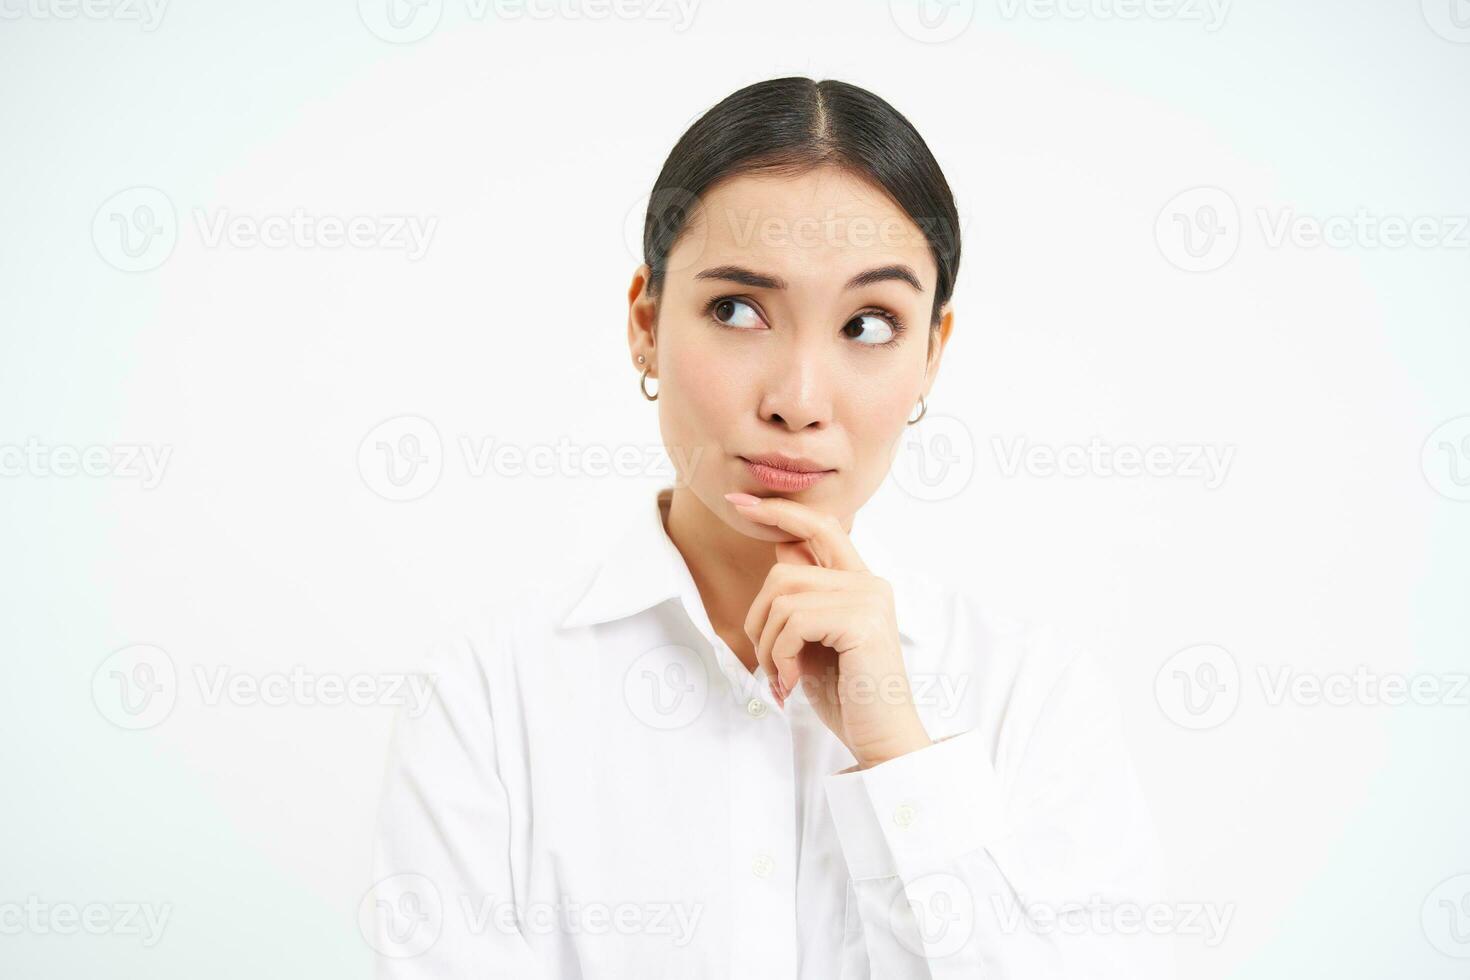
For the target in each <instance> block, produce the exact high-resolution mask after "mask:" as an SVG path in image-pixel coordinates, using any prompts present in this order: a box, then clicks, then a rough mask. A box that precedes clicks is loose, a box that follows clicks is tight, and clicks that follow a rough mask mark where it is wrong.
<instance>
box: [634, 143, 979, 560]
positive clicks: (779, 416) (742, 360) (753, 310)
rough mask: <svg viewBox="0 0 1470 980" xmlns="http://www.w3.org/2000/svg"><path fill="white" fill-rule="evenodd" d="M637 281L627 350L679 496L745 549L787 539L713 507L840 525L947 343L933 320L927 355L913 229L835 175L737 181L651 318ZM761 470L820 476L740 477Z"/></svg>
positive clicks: (681, 256)
mask: <svg viewBox="0 0 1470 980" xmlns="http://www.w3.org/2000/svg"><path fill="white" fill-rule="evenodd" d="M646 275H647V266H643V267H641V268H640V269H639V276H638V277H635V279H634V283H633V288H632V290H631V291H630V293H629V296H630V301H631V304H632V306H631V309H630V317H629V339H630V342H631V344H632V347H633V354H634V358H635V360H636V357H637V355H638V354H643V355H644V356H646V357H647V358H648V360H647V362H645V363H646V364H651V365H653V370H652V371H651V372H650V378H657V379H658V403H657V404H658V406H659V425H660V428H661V430H662V434H663V440H664V443H665V445H666V447H667V448H668V451H669V456H670V459H671V460H672V461H673V463H674V466H675V469H676V472H677V474H678V482H679V485H680V486H684V487H687V488H688V489H689V490H691V491H692V492H693V493H694V494H695V495H696V496H697V497H698V498H699V500H700V501H701V502H702V503H703V504H704V505H705V506H706V507H707V508H708V509H709V510H710V511H711V512H712V513H714V514H716V515H718V516H720V517H721V518H722V519H723V520H725V521H726V522H727V523H728V524H730V525H731V526H732V527H735V528H738V529H740V530H741V531H742V532H743V533H746V534H749V535H751V536H754V537H761V538H767V539H770V540H782V539H784V538H786V537H788V535H786V534H784V532H781V531H780V530H778V529H773V528H770V527H766V526H762V525H758V524H756V523H754V522H751V521H747V520H746V519H745V518H742V517H741V516H740V515H739V514H738V513H737V512H736V511H735V509H734V506H733V505H732V504H730V503H729V502H728V501H726V500H725V499H724V495H725V494H727V493H730V492H732V491H742V492H745V493H752V494H755V495H757V496H772V495H779V496H785V497H789V498H791V499H793V500H798V501H800V502H802V503H806V504H809V505H810V506H812V507H814V508H816V509H818V510H821V511H824V512H826V513H829V514H832V515H833V516H836V517H838V518H839V519H840V520H841V521H842V522H843V523H844V524H847V523H848V522H849V521H850V518H851V516H852V515H853V514H855V513H856V512H857V510H858V508H859V507H861V506H862V504H863V503H864V502H866V501H867V500H868V498H869V497H871V496H872V495H873V493H874V492H875V491H876V490H877V489H878V486H879V485H880V484H881V483H882V482H883V479H884V477H885V476H886V475H887V473H888V469H889V466H890V465H891V463H892V461H893V458H894V454H895V452H896V451H897V446H898V440H899V437H900V436H901V435H902V434H903V430H904V426H905V423H906V422H907V420H908V419H909V418H910V417H911V416H912V415H913V413H914V412H915V411H916V406H917V404H918V401H919V396H920V395H922V394H924V393H925V392H927V391H928V390H929V386H930V384H931V382H932V380H933V377H934V374H935V372H936V370H937V369H938V365H939V358H940V355H941V354H942V351H943V346H944V343H945V341H947V339H948V335H949V327H950V316H949V312H948V310H947V309H946V310H944V311H942V312H943V314H944V315H943V319H942V329H941V331H940V332H939V335H938V336H936V337H935V338H934V342H933V344H932V345H931V344H930V314H931V311H932V310H933V304H934V291H935V281H936V277H937V270H936V267H935V264H934V260H933V258H932V256H931V255H930V251H929V246H928V244H927V242H926V240H925V238H924V235H923V233H922V232H921V231H920V229H919V227H918V226H917V225H916V224H915V223H914V222H913V221H912V220H910V219H909V218H908V216H907V215H905V214H904V212H903V211H902V210H901V209H900V208H899V207H898V206H897V205H895V204H894V203H893V202H892V201H891V200H889V199H888V197H887V196H886V195H885V194H884V193H883V192H882V191H880V190H878V189H876V188H875V187H873V186H872V185H870V184H867V183H866V182H863V181H861V180H859V179H857V178H854V177H851V176H849V175H847V174H844V173H842V172H841V171H838V170H836V169H834V168H823V169H818V170H815V171H811V172H809V173H807V174H805V175H803V176H800V177H795V178H793V177H777V176H741V177H736V178H733V179H730V180H728V181H725V182H723V183H721V184H717V185H716V186H715V187H714V188H712V189H711V190H710V191H708V192H707V193H706V194H705V195H704V197H703V198H702V200H701V201H700V206H699V208H698V210H697V211H696V213H695V214H694V215H693V217H691V219H690V222H689V224H688V226H687V227H686V229H685V230H684V232H683V234H682V235H681V237H680V239H679V241H678V243H677V244H676V245H675V247H674V249H673V251H672V252H671V253H670V255H669V261H668V273H667V277H666V279H665V284H664V291H663V295H662V296H661V297H660V298H659V299H658V301H657V302H656V303H655V302H654V301H653V300H652V299H651V298H650V297H649V296H648V294H647V291H646V284H647V280H646ZM655 318H656V323H657V327H656V331H655V330H654V329H652V328H653V326H654V322H655ZM931 346H932V350H931ZM639 370H640V372H641V370H642V367H641V366H640V367H639ZM767 455H777V456H784V457H788V458H794V459H799V460H805V461H807V462H808V463H809V464H811V465H814V466H815V467H816V468H817V469H820V470H827V471H829V472H826V473H825V475H822V476H820V477H818V478H816V479H815V480H813V479H811V478H799V479H798V480H795V481H793V480H791V479H789V478H783V477H781V475H780V474H773V473H771V472H769V471H765V470H761V469H760V468H752V467H751V466H750V465H749V464H748V463H747V462H746V459H749V458H752V457H759V456H767Z"/></svg>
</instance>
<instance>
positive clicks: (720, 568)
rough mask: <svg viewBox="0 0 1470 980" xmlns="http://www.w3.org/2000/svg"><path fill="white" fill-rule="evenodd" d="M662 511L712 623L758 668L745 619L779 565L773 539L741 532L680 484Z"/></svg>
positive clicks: (749, 667) (743, 660)
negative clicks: (746, 631)
mask: <svg viewBox="0 0 1470 980" xmlns="http://www.w3.org/2000/svg"><path fill="white" fill-rule="evenodd" d="M663 510H664V514H663V518H664V528H665V530H667V532H668V535H669V540H670V541H672V542H673V543H674V547H676V548H678V549H679V553H680V554H681V555H683V556H684V564H685V565H687V566H688V567H689V574H690V577H691V578H693V579H694V584H695V586H696V587H698V589H699V598H700V600H701V601H702V602H703V603H704V610H705V613H706V614H707V615H708V616H709V619H710V626H712V627H713V628H714V631H715V632H716V633H717V634H719V636H720V638H721V639H722V640H724V641H725V642H726V643H727V644H729V646H730V649H731V650H733V651H734V652H735V655H736V656H737V657H739V658H740V662H741V663H743V664H745V667H746V669H747V670H750V671H754V670H755V667H756V659H755V645H754V644H753V643H751V641H750V640H749V638H747V637H746V635H745V617H746V614H747V613H749V612H750V604H751V603H752V602H754V601H755V597H756V594H757V593H759V592H760V590H761V586H762V585H764V584H765V581H766V575H767V574H768V573H769V572H770V570H771V566H772V565H774V564H775V563H776V549H775V547H774V545H773V543H772V542H770V541H761V540H759V539H758V538H752V537H749V536H747V535H744V534H741V533H740V532H739V531H737V530H735V529H734V528H733V527H731V526H730V525H729V524H727V523H725V522H724V521H722V520H720V518H718V517H717V516H715V514H714V513H712V512H711V511H710V509H709V508H708V507H706V506H705V505H704V504H703V503H702V502H701V501H700V500H699V498H698V497H696V496H695V495H694V494H693V492H692V491H690V490H689V489H688V488H687V487H682V486H680V487H675V488H674V491H673V493H672V494H671V495H670V499H669V503H668V506H667V508H664V509H663Z"/></svg>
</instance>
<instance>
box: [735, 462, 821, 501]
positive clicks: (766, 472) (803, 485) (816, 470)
mask: <svg viewBox="0 0 1470 980" xmlns="http://www.w3.org/2000/svg"><path fill="white" fill-rule="evenodd" d="M740 459H741V461H742V462H743V463H745V468H746V469H747V470H748V471H749V472H750V475H751V476H752V477H754V478H755V480H756V482H758V483H759V484H761V486H763V487H765V488H766V489H768V490H775V491H777V492H779V493H796V492H797V491H800V490H806V489H808V488H810V487H812V486H815V485H816V484H817V483H818V482H819V481H820V480H822V479H823V478H825V477H827V476H830V475H831V474H833V473H835V472H837V471H836V470H834V469H830V468H828V467H825V466H823V465H822V464H820V463H818V462H816V461H814V460H810V459H805V458H802V457H798V456H782V455H779V454H771V455H762V456H741V457H740Z"/></svg>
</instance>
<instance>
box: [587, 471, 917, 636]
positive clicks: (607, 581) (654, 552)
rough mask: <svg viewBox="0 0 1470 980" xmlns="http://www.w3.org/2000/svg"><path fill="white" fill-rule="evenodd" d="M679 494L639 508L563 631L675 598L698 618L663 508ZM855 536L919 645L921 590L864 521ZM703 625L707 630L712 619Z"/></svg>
mask: <svg viewBox="0 0 1470 980" xmlns="http://www.w3.org/2000/svg"><path fill="white" fill-rule="evenodd" d="M673 492H674V488H673V487H672V486H665V487H661V488H660V489H659V490H658V491H657V492H656V493H655V494H653V495H652V496H651V498H650V499H648V500H647V501H646V502H645V503H643V504H640V505H639V506H638V508H637V510H636V513H634V514H633V515H632V517H631V519H630V520H629V521H628V523H627V525H626V526H625V527H624V529H623V531H622V533H621V534H620V535H619V537H618V538H617V540H616V541H615V542H614V543H613V545H612V546H611V547H610V548H609V549H608V550H607V551H606V552H605V553H604V554H603V556H602V559H601V560H600V561H599V563H598V565H597V570H596V572H595V574H594V575H593V577H592V582H591V585H590V586H589V587H588V589H587V591H586V592H585V593H584V594H583V595H582V598H581V599H580V600H578V601H577V603H576V604H575V605H573V607H572V609H571V611H570V612H568V613H567V615H566V616H565V617H563V619H562V623H561V625H562V627H563V628H566V629H571V628H575V627H578V626H588V625H591V624H594V623H608V622H612V621H614V620H617V619H623V618H626V617H628V616H632V615H635V614H637V613H640V612H643V611H644V610H646V609H651V608H653V607H654V606H656V605H658V604H659V603H661V602H664V601H666V600H669V599H677V600H681V601H683V602H685V603H686V604H690V605H691V608H690V609H689V610H688V611H689V613H690V616H691V618H695V615H696V614H695V611H694V610H695V609H697V610H698V611H699V612H700V613H702V612H703V608H702V603H701V601H700V599H699V595H698V590H697V588H696V587H695V586H694V580H693V577H692V576H691V575H690V573H689V567H688V565H687V563H686V562H685V561H684V556H683V555H682V554H681V553H680V552H679V549H678V548H677V547H675V546H674V542H673V541H671V540H670V539H669V535H668V532H667V531H666V530H664V523H663V516H662V514H661V512H660V506H661V503H662V502H663V501H666V500H668V499H669V497H670V496H671V495H672V494H673ZM849 536H850V537H851V539H852V543H853V546H854V547H856V548H857V551H858V554H859V555H861V556H862V559H863V563H864V564H866V565H867V566H868V569H869V570H870V571H871V572H872V573H873V574H874V575H877V576H879V577H880V578H883V579H885V580H887V581H888V583H889V585H891V586H892V587H893V593H894V597H893V604H894V612H895V614H896V615H897V617H898V632H899V635H900V636H902V637H903V638H905V639H907V640H909V641H910V642H913V643H917V642H919V639H920V637H921V636H922V635H923V633H924V620H923V616H924V612H923V609H922V608H921V606H920V603H919V594H918V589H917V586H916V585H915V584H914V583H913V582H912V581H911V579H910V578H909V576H908V573H907V572H906V570H905V569H903V568H902V567H901V566H899V565H898V564H897V562H896V560H895V559H894V557H893V556H892V555H891V554H890V553H889V551H888V550H887V548H886V547H885V546H884V543H883V542H882V541H881V540H880V539H879V538H878V537H877V536H876V535H874V534H873V533H872V531H871V530H870V529H869V528H868V527H867V525H866V524H864V523H863V521H862V520H861V519H860V518H858V519H854V521H853V526H852V532H851V533H850V535H849ZM702 625H704V626H707V625H708V620H705V623H704V624H702Z"/></svg>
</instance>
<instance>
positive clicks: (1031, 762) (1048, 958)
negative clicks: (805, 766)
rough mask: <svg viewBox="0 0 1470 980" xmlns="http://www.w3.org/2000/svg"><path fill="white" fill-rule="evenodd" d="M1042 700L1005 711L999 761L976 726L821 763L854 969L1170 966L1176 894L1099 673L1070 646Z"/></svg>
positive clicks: (1147, 971)
mask: <svg viewBox="0 0 1470 980" xmlns="http://www.w3.org/2000/svg"><path fill="white" fill-rule="evenodd" d="M1040 704H1041V708H1040V710H1039V712H1036V713H1035V717H1034V720H1032V721H1030V722H1025V721H1024V720H1018V719H1013V718H1011V717H1010V712H1009V711H1007V718H1006V720H1005V721H1004V722H1003V723H1002V725H1001V726H1000V728H1001V731H1002V735H1001V737H1000V738H999V739H997V744H1006V745H1007V746H1008V747H1013V748H1014V753H1013V754H1014V757H1015V759H1016V761H1014V762H1013V764H1012V765H1011V766H1008V767H1006V768H1005V769H1004V770H1003V771H998V770H997V767H996V764H995V761H994V758H993V755H992V749H991V745H990V741H989V740H988V739H987V738H986V737H985V730H984V729H983V728H981V727H975V728H970V729H967V730H964V731H960V732H957V733H954V734H952V735H950V736H947V737H944V738H941V739H940V740H939V741H937V742H935V743H933V744H932V745H928V746H925V747H924V748H922V749H919V750H917V751H914V752H910V753H908V754H906V755H903V756H899V757H898V758H895V759H890V760H889V761H887V762H884V763H881V764H879V765H877V766H873V767H872V768H869V769H866V770H858V769H856V768H855V767H854V768H851V769H848V770H844V771H843V772H839V773H833V774H831V775H829V776H827V777H826V786H825V788H826V796H827V801H828V806H829V808H830V810H831V813H832V818H833V823H834V825H835V826H836V829H837V835H838V838H839V841H840V845H841V848H842V852H843V855H844V857H845V859H846V862H847V866H848V871H849V874H850V878H851V882H850V886H849V887H850V892H849V896H848V900H849V902H850V903H856V907H857V914H858V919H859V920H860V923H861V932H862V937H861V945H860V946H857V948H852V949H849V950H846V951H845V952H844V956H845V957H847V958H848V962H849V963H851V964H852V968H853V969H854V970H855V971H861V970H863V969H864V968H865V969H866V972H865V973H861V972H860V973H859V975H865V976H869V977H872V978H884V980H889V978H934V980H938V978H956V980H957V978H969V980H974V978H978V977H982V976H983V977H986V978H988V980H1011V978H1025V980H1040V978H1066V980H1071V978H1079V980H1080V978H1087V980H1124V978H1126V980H1165V978H1172V977H1173V966H1172V959H1171V955H1172V954H1171V953H1170V952H1169V942H1170V941H1171V937H1170V936H1169V935H1167V934H1160V933H1161V931H1164V932H1166V931H1167V929H1166V928H1165V929H1163V930H1161V929H1160V928H1159V923H1160V921H1161V918H1162V917H1165V916H1168V915H1170V914H1171V913H1172V912H1173V910H1174V907H1173V906H1171V905H1170V904H1169V903H1168V902H1167V899H1166V898H1165V896H1164V894H1163V887H1162V882H1163V874H1162V861H1161V857H1160V854H1159V850H1158V843H1157V837H1156V835H1155V833H1154V830H1153V823H1152V819H1151V816H1150V813H1149V811H1148V808H1147V805H1146V802H1145V800H1144V799H1143V795H1142V792H1141V789H1140V787H1139V785H1138V781H1137V778H1136V775H1135V772H1134V769H1133V766H1132V763H1131V760H1130V758H1129V756H1128V752H1127V748H1126V746H1125V744H1124V740H1123V735H1122V726H1121V723H1120V718H1119V712H1118V707H1117V701H1116V697H1115V696H1114V694H1113V692H1112V689H1111V687H1110V686H1109V682H1108V680H1107V677H1106V675H1105V674H1104V672H1103V671H1102V670H1101V669H1100V668H1099V666H1098V665H1097V664H1096V662H1095V661H1094V660H1093V659H1092V658H1091V656H1089V655H1087V654H1085V653H1079V654H1077V655H1075V656H1073V657H1072V658H1071V660H1070V661H1069V662H1067V664H1066V665H1065V667H1064V668H1063V669H1062V670H1061V671H1060V673H1059V675H1058V677H1057V680H1056V681H1055V682H1054V683H1053V685H1052V687H1051V689H1050V691H1049V692H1047V693H1046V694H1045V696H1044V698H1043V699H1042V700H1041V701H1040ZM1007 724H1010V725H1012V726H1013V727H1014V725H1015V724H1025V725H1026V727H1027V728H1028V729H1029V730H1028V731H1025V732H1017V731H1008V730H1006V727H1005V726H1006V725H1007ZM864 961H866V962H864Z"/></svg>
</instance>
